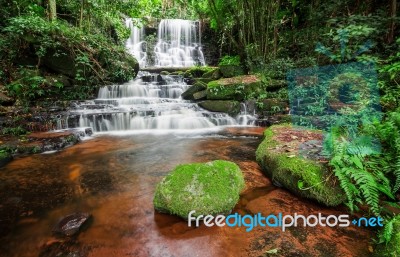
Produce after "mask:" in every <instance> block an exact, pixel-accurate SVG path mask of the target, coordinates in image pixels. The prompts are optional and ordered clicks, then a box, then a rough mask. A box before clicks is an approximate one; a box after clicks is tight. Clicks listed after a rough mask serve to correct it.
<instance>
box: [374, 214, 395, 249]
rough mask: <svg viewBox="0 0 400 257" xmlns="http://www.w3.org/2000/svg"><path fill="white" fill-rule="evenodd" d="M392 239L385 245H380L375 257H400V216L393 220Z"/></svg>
mask: <svg viewBox="0 0 400 257" xmlns="http://www.w3.org/2000/svg"><path fill="white" fill-rule="evenodd" d="M392 224H393V229H392V237H391V238H390V241H389V242H388V243H387V244H385V243H382V244H379V245H378V246H377V247H376V249H375V251H374V256H375V257H399V256H400V215H397V216H395V217H394V218H393V223H392Z"/></svg>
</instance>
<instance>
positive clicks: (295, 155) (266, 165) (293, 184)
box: [256, 124, 346, 206]
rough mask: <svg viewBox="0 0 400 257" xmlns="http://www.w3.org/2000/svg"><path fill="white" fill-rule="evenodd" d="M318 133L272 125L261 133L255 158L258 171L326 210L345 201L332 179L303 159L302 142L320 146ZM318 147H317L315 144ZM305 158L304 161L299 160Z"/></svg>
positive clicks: (312, 160) (313, 160) (314, 162)
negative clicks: (260, 170) (260, 141)
mask: <svg viewBox="0 0 400 257" xmlns="http://www.w3.org/2000/svg"><path fill="white" fill-rule="evenodd" d="M321 140H322V132H319V131H309V130H305V129H296V128H293V127H292V126H291V125H287V124H285V125H274V126H272V127H270V128H268V129H267V130H266V131H265V132H264V139H263V141H262V143H261V144H260V145H259V147H258V148H257V152H256V157H257V161H258V163H259V164H260V166H261V168H262V170H263V171H264V172H265V174H266V175H267V176H268V177H270V178H271V179H272V180H273V181H274V182H276V183H277V184H280V185H281V186H283V187H285V188H286V189H288V190H290V191H291V192H293V193H294V194H296V195H298V196H301V197H305V198H308V199H313V200H316V201H318V202H319V203H322V204H324V205H326V206H337V205H339V204H341V203H343V202H344V201H345V200H346V197H345V194H344V192H343V191H342V189H341V188H340V187H339V185H338V184H339V183H337V181H335V179H334V178H335V177H334V176H332V174H331V172H330V171H328V169H327V167H326V166H324V164H323V163H325V162H326V161H324V160H322V161H319V160H318V159H317V158H312V157H307V156H306V155H305V154H304V152H313V151H315V149H314V148H313V149H310V151H308V149H303V154H301V153H300V152H299V149H302V148H301V147H300V146H301V145H302V146H303V143H304V142H318V141H320V142H321ZM318 144H319V143H318ZM303 156H306V157H303Z"/></svg>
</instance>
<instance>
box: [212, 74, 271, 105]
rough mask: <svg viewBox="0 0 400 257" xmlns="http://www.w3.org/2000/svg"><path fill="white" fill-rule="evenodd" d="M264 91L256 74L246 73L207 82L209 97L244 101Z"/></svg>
mask: <svg viewBox="0 0 400 257" xmlns="http://www.w3.org/2000/svg"><path fill="white" fill-rule="evenodd" d="M263 91H264V89H263V85H262V83H261V80H260V78H259V77H257V76H256V75H245V76H238V77H234V78H225V79H219V80H215V81H211V82H210V83H208V84H207V99H209V100H229V99H232V100H238V101H242V100H244V99H248V98H250V97H251V96H256V95H259V94H261V93H262V92H263Z"/></svg>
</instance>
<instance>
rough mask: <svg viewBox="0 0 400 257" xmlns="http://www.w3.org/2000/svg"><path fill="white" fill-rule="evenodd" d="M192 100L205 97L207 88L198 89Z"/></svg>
mask: <svg viewBox="0 0 400 257" xmlns="http://www.w3.org/2000/svg"><path fill="white" fill-rule="evenodd" d="M193 98H194V100H196V101H198V100H204V99H206V98H207V90H203V91H199V92H196V93H194V94H193Z"/></svg>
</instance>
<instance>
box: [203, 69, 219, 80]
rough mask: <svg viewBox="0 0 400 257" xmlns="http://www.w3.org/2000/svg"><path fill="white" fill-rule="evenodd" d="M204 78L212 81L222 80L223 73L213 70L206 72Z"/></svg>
mask: <svg viewBox="0 0 400 257" xmlns="http://www.w3.org/2000/svg"><path fill="white" fill-rule="evenodd" d="M201 77H202V78H205V79H212V80H217V79H220V78H222V73H221V70H220V69H215V70H211V71H209V72H206V73H204V74H203V76H201Z"/></svg>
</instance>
